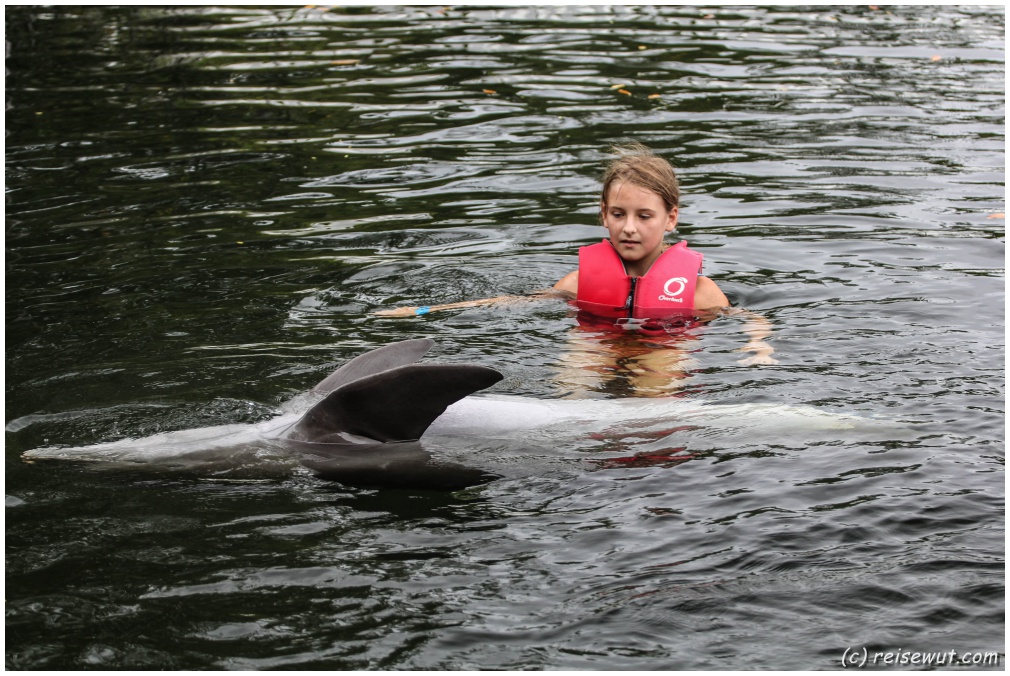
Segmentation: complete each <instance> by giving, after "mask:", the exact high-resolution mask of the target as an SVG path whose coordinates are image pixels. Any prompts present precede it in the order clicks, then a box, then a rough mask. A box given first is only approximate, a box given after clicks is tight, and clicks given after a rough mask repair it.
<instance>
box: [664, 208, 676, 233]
mask: <svg viewBox="0 0 1010 676" xmlns="http://www.w3.org/2000/svg"><path fill="white" fill-rule="evenodd" d="M678 214H679V209H678V207H674V208H672V209H670V214H669V219H668V220H667V222H666V231H667V232H673V231H674V230H676V229H677V216H678Z"/></svg>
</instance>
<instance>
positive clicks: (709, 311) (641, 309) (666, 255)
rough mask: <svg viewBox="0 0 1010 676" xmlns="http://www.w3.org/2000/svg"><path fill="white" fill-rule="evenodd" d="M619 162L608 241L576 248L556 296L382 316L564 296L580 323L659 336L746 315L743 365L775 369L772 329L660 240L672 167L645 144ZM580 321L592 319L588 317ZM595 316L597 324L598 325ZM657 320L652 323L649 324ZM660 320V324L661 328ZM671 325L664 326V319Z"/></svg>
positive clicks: (676, 195) (695, 257) (697, 259)
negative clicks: (574, 263)
mask: <svg viewBox="0 0 1010 676" xmlns="http://www.w3.org/2000/svg"><path fill="white" fill-rule="evenodd" d="M615 151H616V154H617V156H616V158H615V159H614V160H613V161H612V162H611V163H610V165H609V166H608V167H607V171H606V173H605V174H604V176H603V191H602V194H601V197H600V221H601V223H602V224H603V226H604V227H605V228H606V229H607V234H608V238H607V239H606V240H604V241H602V242H600V243H598V244H594V245H591V246H587V247H582V248H581V249H580V250H579V269H578V270H574V271H572V272H570V273H568V274H567V275H565V276H564V277H562V278H561V279H560V280H559V281H558V282H557V283H556V284H555V285H554V287H553V289H552V290H549V291H543V292H539V293H535V294H532V295H531V296H521V297H517V296H498V297H496V298H483V299H480V300H472V301H463V302H459V303H448V304H445V305H435V306H423V307H404V308H397V309H394V310H380V311H378V312H376V313H375V314H376V315H378V316H382V317H409V316H416V315H422V314H427V313H429V312H435V311H440V310H455V309H460V308H468V307H476V306H479V305H491V304H496V303H506V302H514V301H517V300H520V299H522V298H530V297H544V296H558V295H560V296H562V297H565V298H569V299H574V300H575V304H576V306H577V307H578V308H579V309H580V310H581V311H582V312H580V323H582V324H583V326H585V325H586V321H584V319H585V320H588V321H589V322H590V323H595V325H596V326H597V327H599V326H600V322H601V321H602V322H603V323H609V324H611V325H613V324H620V325H624V326H625V327H629V325H630V327H633V328H638V329H642V330H646V331H650V332H651V331H653V330H662V326H663V325H665V324H668V322H669V320H681V321H683V320H691V319H695V318H697V319H702V320H710V319H713V318H714V317H716V316H718V315H720V314H727V315H743V316H744V317H745V319H746V320H747V324H746V326H745V327H744V331H745V332H746V333H747V334H748V335H749V336H750V339H751V340H750V342H748V343H747V345H745V346H744V347H743V348H741V351H744V352H751V353H753V356H751V357H750V358H748V359H744V360H742V363H744V364H775V363H777V362H776V361H775V360H774V359H772V358H771V354H772V353H773V352H774V350H773V349H772V348H771V346H769V345H768V344H767V343H765V342H764V339H765V338H767V337H768V336H769V335H770V334H771V327H770V325H769V324H768V322H767V320H765V319H764V318H763V317H761V316H760V315H756V314H754V313H751V312H747V311H745V310H740V309H736V308H730V307H729V300H728V299H727V298H726V295H725V294H724V293H723V292H722V291H721V290H720V289H719V286H718V285H717V284H716V283H715V282H714V281H712V280H711V279H709V278H708V277H704V276H702V275H701V261H702V255H701V254H700V253H698V252H696V251H692V250H691V249H688V248H687V243H686V242H679V243H677V244H676V245H674V246H671V247H667V246H666V244H665V243H664V241H663V237H664V235H665V234H666V233H668V232H673V231H674V230H675V229H676V227H677V216H678V211H679V208H680V185H679V183H678V181H677V176H676V173H675V172H674V170H673V167H671V166H670V164H669V163H668V162H667V161H666V160H664V159H663V158H661V157H659V156H658V155H656V154H655V153H653V152H652V151H651V150H649V149H648V148H647V147H645V146H644V145H641V144H639V143H634V144H630V145H626V146H619V147H617V148H615ZM583 315H588V316H589V317H587V318H584V317H583ZM591 318H596V320H595V322H594V321H593V320H592V319H591ZM648 320H653V321H651V322H650V321H648ZM655 320H660V323H659V324H657V322H656V321H655ZM663 320H666V321H663Z"/></svg>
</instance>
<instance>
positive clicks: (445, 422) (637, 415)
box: [7, 338, 872, 490]
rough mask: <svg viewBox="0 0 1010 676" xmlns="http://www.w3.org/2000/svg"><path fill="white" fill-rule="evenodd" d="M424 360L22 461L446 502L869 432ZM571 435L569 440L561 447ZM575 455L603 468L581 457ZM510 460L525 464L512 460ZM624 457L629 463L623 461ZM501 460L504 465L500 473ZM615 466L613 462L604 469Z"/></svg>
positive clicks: (401, 350) (841, 421) (378, 366)
mask: <svg viewBox="0 0 1010 676" xmlns="http://www.w3.org/2000/svg"><path fill="white" fill-rule="evenodd" d="M433 346H434V342H433V341H432V340H430V339H427V338H420V339H414V340H405V341H401V342H397V343H393V344H390V345H386V346H384V347H380V348H378V349H375V350H372V351H370V352H366V353H364V354H362V355H359V356H357V357H355V358H353V359H352V360H350V361H348V362H347V363H346V364H344V365H343V366H341V367H340V368H338V369H337V370H335V371H334V372H333V373H331V374H330V375H329V376H328V377H326V378H325V379H324V380H323V381H322V382H320V383H319V384H318V385H316V386H315V387H314V388H313V389H312V390H311V391H310V392H309V393H308V395H307V396H306V397H300V398H296V399H295V400H293V403H292V404H291V406H290V408H291V409H293V410H289V411H287V412H283V413H281V414H280V415H278V416H276V417H274V418H271V419H269V420H266V421H263V422H259V423H254V424H234V425H219V426H213V427H204V428H198V429H190V430H180V431H174V432H167V433H161V434H155V435H152V436H148V437H144V438H140V439H121V440H118V441H112V442H105V443H99V444H93V445H89V446H78V447H44V448H38V449H33V450H29V451H26V452H25V453H23V454H22V458H23V459H24V460H25V461H26V462H37V461H43V460H64V461H68V460H69V461H81V462H85V461H88V462H103V463H106V464H107V465H109V466H115V467H122V466H127V467H132V468H142V467H148V468H156V469H160V470H162V471H164V470H182V471H187V472H197V473H199V474H200V475H202V476H206V477H210V478H214V477H218V478H235V477H237V478H243V477H245V478H250V477H256V476H263V475H269V474H270V473H271V472H274V471H277V470H280V471H290V470H291V468H292V467H293V466H294V467H297V466H298V465H301V466H303V467H306V468H308V469H309V470H310V471H312V472H313V473H314V474H315V475H316V476H317V477H319V478H321V479H326V480H331V481H336V482H339V483H342V484H347V485H351V486H383V487H402V488H425V489H435V490H457V489H460V488H465V487H469V486H475V485H479V484H483V483H487V482H489V481H492V480H494V479H496V478H500V477H501V476H502V475H503V474H507V473H508V471H509V469H510V466H512V467H514V466H515V465H517V464H519V465H521V464H528V463H533V464H535V465H536V464H539V465H543V464H544V462H549V460H548V459H550V460H554V461H558V462H562V463H564V462H569V463H570V462H572V461H575V462H585V461H586V460H589V461H590V462H592V463H595V464H596V466H598V467H622V466H631V467H637V466H643V465H649V464H668V465H669V464H676V463H679V462H684V461H686V460H688V459H691V458H692V457H693V455H692V453H694V452H698V451H702V452H703V451H705V450H711V449H712V448H715V447H718V446H719V445H724V444H726V443H727V438H728V436H729V437H732V434H733V433H734V432H736V433H738V435H740V437H741V438H743V439H746V440H748V441H753V439H754V438H755V435H759V434H760V432H761V431H762V430H763V431H766V432H768V433H770V434H772V435H773V436H775V437H776V438H779V437H781V434H782V431H783V430H784V429H788V430H789V431H790V433H792V435H795V433H797V432H799V431H804V432H805V433H806V434H804V435H803V436H802V438H803V439H810V438H811V436H812V435H817V434H821V435H827V437H826V438H828V439H831V438H837V435H838V434H840V433H841V431H842V430H847V432H846V434H851V432H852V431H853V430H856V429H860V428H862V429H866V428H867V425H869V424H870V423H869V421H868V420H867V419H865V418H862V417H859V416H854V415H845V414H836V413H828V412H824V411H820V410H818V409H815V408H812V407H807V406H783V405H776V404H713V403H710V402H706V401H699V400H677V399H671V398H657V399H646V398H628V399H620V400H614V399H590V400H542V399H531V398H526V397H517V396H509V395H500V394H487V393H483V394H478V393H480V392H481V390H484V389H487V388H488V387H491V386H492V385H494V384H496V383H498V382H499V381H501V380H502V377H503V376H502V374H501V373H500V372H498V371H497V370H495V369H492V368H489V367H486V366H480V365H472V364H441V363H418V362H419V361H420V360H421V359H422V357H424V355H426V354H427V353H428V352H429V351H430V350H431V348H432V347H433ZM28 417H29V418H33V419H34V418H36V417H35V416H28ZM713 421H715V424H714V425H713ZM26 424H30V423H26ZM22 427H24V424H20V423H19V422H18V421H12V422H11V423H9V424H8V425H7V429H8V431H13V430H16V429H21V428H22ZM871 429H872V427H871ZM573 434H574V435H575V436H576V437H577V438H578V439H579V443H577V444H574V445H573V444H572V441H571V440H572V437H573ZM687 442H689V443H687ZM713 442H714V443H715V445H714V446H713ZM688 446H690V449H691V452H686V449H687V447H688ZM587 447H588V448H589V451H590V452H596V451H599V452H602V453H603V455H599V454H598V453H594V455H593V456H592V457H587V450H586V449H587ZM517 448H518V449H521V450H522V451H525V452H526V455H525V456H524V455H523V454H522V453H519V456H520V457H518V458H517V457H516V456H517V451H516V449H517ZM629 448H631V449H640V450H639V451H638V452H637V453H634V454H632V455H630V456H628V455H627V452H628V449H629ZM503 450H507V451H509V452H511V456H510V457H509V458H508V459H506V460H502V459H501V457H500V456H502V452H503ZM615 452H616V453H619V454H621V455H619V456H618V457H612V456H613V453H615Z"/></svg>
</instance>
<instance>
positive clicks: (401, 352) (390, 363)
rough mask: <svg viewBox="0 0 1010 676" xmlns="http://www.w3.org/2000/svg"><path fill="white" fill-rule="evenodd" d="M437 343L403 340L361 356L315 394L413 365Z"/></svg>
mask: <svg viewBox="0 0 1010 676" xmlns="http://www.w3.org/2000/svg"><path fill="white" fill-rule="evenodd" d="M434 345H435V341H433V340H429V339H428V338H417V339H415V340H401V341H400V342H398V343H393V344H391V345H385V346H383V347H380V348H378V349H375V350H372V351H371V352H366V353H365V354H359V355H358V356H357V357H355V358H354V359H352V360H351V361H349V362H347V363H346V364H344V365H343V366H341V367H340V368H338V369H337V370H336V371H334V372H333V373H331V374H330V375H329V376H327V377H326V379H325V380H323V381H322V382H321V383H319V384H318V385H316V386H315V387H313V388H312V392H313V393H315V394H329V393H330V392H332V391H333V390H335V389H337V388H338V387H340V386H342V385H346V384H347V383H351V382H354V381H355V380H358V379H359V378H364V377H366V376H371V375H375V374H376V373H382V372H383V371H388V370H389V369H393V368H396V367H398V366H406V365H407V364H413V363H414V362H416V361H418V360H419V359H420V358H421V357H423V356H424V355H426V354H427V353H428V350H430V349H431V348H432V346H434Z"/></svg>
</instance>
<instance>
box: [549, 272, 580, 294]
mask: <svg viewBox="0 0 1010 676" xmlns="http://www.w3.org/2000/svg"><path fill="white" fill-rule="evenodd" d="M554 288H555V289H556V290H557V291H567V292H568V293H578V292H579V271H578V270H573V271H572V272H569V273H568V274H567V275H565V276H564V277H562V278H561V279H560V280H558V283H557V284H555V285H554Z"/></svg>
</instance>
